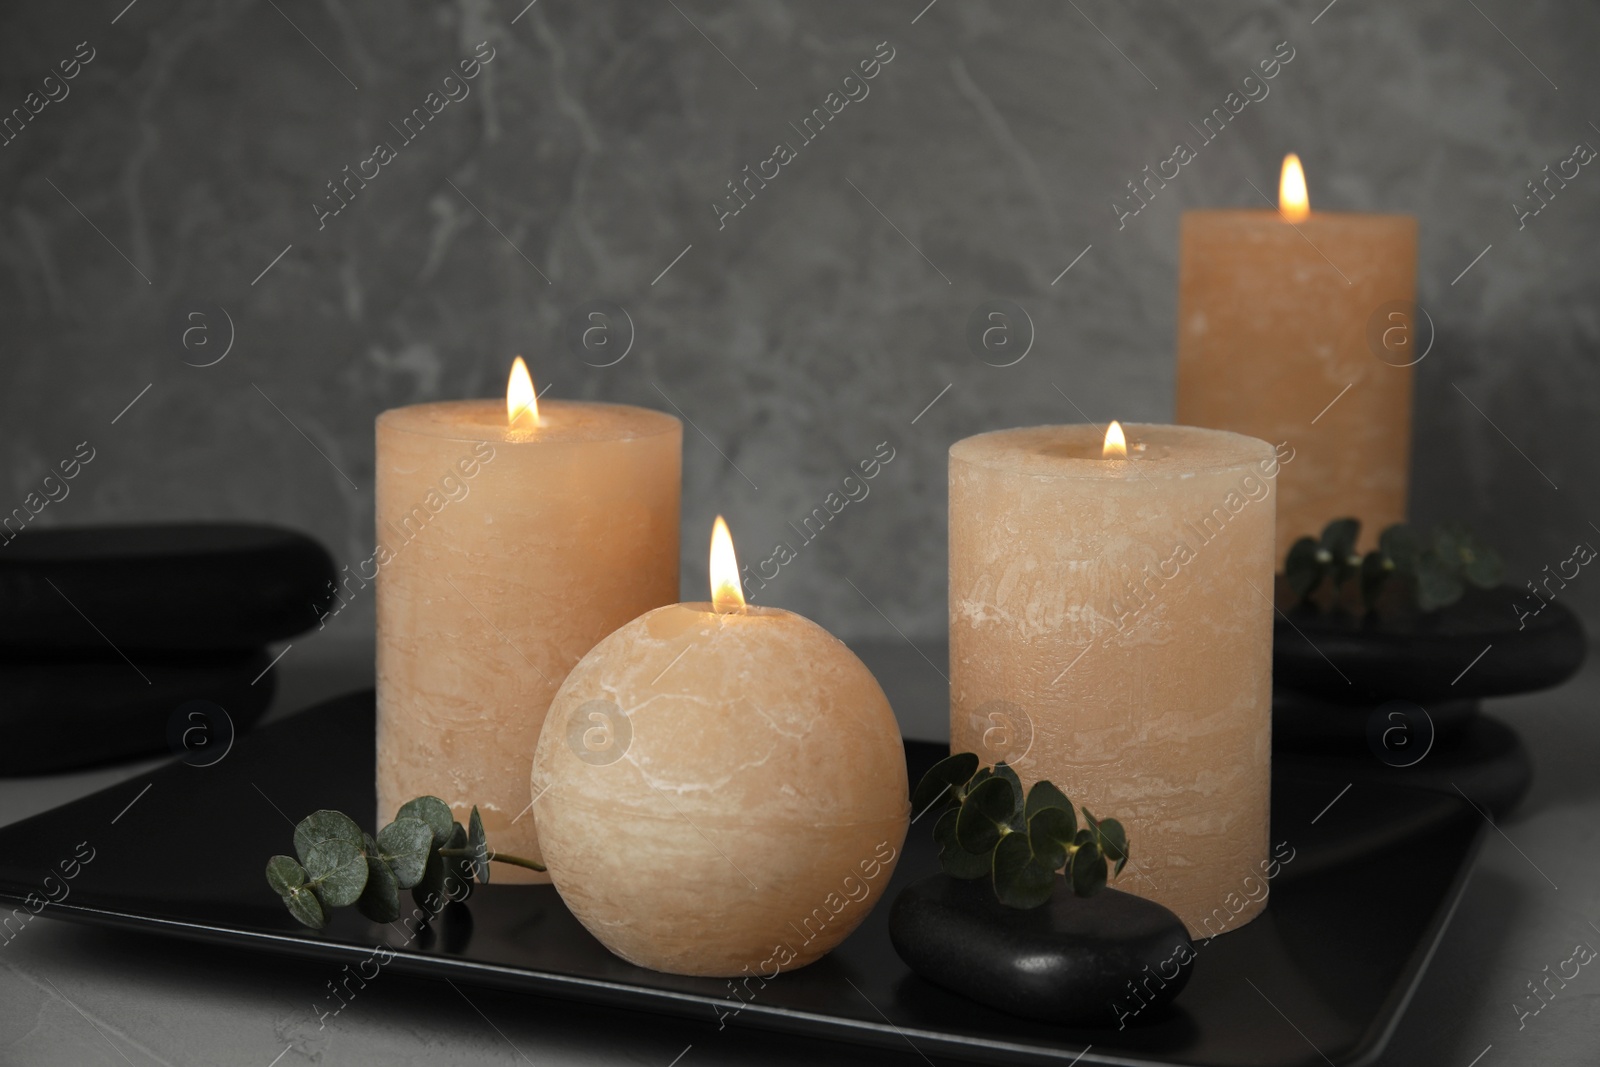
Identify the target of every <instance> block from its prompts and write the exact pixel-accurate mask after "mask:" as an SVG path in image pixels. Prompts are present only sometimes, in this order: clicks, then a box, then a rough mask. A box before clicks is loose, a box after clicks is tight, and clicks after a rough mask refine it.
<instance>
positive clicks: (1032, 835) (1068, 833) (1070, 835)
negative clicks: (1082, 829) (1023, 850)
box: [1012, 783, 1078, 871]
mask: <svg viewBox="0 0 1600 1067" xmlns="http://www.w3.org/2000/svg"><path fill="white" fill-rule="evenodd" d="M1041 784H1042V783H1041ZM1033 788H1034V789H1035V790H1036V791H1037V790H1038V788H1039V787H1038V786H1034V787H1033ZM1029 799H1030V800H1031V799H1032V797H1029ZM1012 836H1016V837H1020V836H1021V835H1020V834H1015V835H1012ZM1077 836H1078V817H1077V815H1076V814H1074V813H1073V810H1072V808H1070V807H1067V808H1053V807H1052V808H1041V809H1039V810H1038V811H1037V812H1035V813H1034V815H1033V817H1032V818H1030V819H1029V820H1028V844H1029V846H1030V847H1031V848H1032V851H1033V855H1034V857H1035V858H1036V859H1037V860H1038V862H1039V866H1041V867H1045V868H1048V869H1049V870H1052V871H1059V870H1060V869H1061V868H1062V867H1063V866H1065V864H1066V862H1067V849H1068V847H1069V846H1070V845H1071V844H1072V843H1073V841H1074V840H1075V839H1076V838H1077Z"/></svg>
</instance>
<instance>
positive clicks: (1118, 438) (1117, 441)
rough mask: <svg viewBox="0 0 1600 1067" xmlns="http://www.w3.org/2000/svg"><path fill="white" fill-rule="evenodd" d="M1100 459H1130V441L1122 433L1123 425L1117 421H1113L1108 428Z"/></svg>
mask: <svg viewBox="0 0 1600 1067" xmlns="http://www.w3.org/2000/svg"><path fill="white" fill-rule="evenodd" d="M1100 458H1102V459H1127V458H1128V439H1127V437H1125V436H1124V435H1123V433H1122V423H1120V422H1118V421H1117V420H1116V419H1112V420H1111V425H1110V426H1107V427H1106V442H1105V444H1103V445H1101V446H1100Z"/></svg>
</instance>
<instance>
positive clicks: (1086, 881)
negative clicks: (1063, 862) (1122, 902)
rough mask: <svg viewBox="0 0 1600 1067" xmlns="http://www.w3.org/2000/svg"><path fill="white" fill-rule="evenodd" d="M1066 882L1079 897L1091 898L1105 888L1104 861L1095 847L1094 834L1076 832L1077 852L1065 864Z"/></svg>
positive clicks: (1083, 831) (1086, 831)
mask: <svg viewBox="0 0 1600 1067" xmlns="http://www.w3.org/2000/svg"><path fill="white" fill-rule="evenodd" d="M1067 880H1068V881H1070V882H1071V883H1072V891H1073V893H1075V894H1077V895H1078V896H1080V897H1092V896H1094V895H1095V894H1096V893H1098V892H1099V891H1100V890H1101V889H1103V888H1104V887H1105V884H1106V859H1105V857H1104V856H1102V855H1100V850H1099V848H1098V847H1096V844H1095V837H1094V834H1093V833H1092V832H1091V831H1089V830H1079V831H1078V850H1077V851H1076V852H1074V853H1073V854H1072V859H1071V860H1070V861H1069V862H1068V864H1067Z"/></svg>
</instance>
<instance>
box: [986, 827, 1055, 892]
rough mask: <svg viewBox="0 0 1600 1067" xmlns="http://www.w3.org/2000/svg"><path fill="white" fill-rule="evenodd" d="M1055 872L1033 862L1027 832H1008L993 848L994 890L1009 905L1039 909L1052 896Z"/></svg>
mask: <svg viewBox="0 0 1600 1067" xmlns="http://www.w3.org/2000/svg"><path fill="white" fill-rule="evenodd" d="M1055 880H1056V877H1055V872H1054V871H1051V870H1046V869H1045V868H1044V867H1042V866H1040V865H1039V864H1038V863H1036V862H1035V861H1034V856H1033V850H1032V849H1031V848H1029V847H1028V835H1027V834H1008V835H1007V836H1005V837H1003V838H1001V839H1000V843H999V844H998V845H996V846H995V849H994V892H995V896H997V897H998V898H999V899H1000V903H1002V904H1004V905H1005V906H1006V907H1008V908H1037V907H1038V906H1039V905H1040V904H1043V903H1044V902H1045V901H1047V900H1049V899H1050V891H1051V890H1052V889H1054V888H1055Z"/></svg>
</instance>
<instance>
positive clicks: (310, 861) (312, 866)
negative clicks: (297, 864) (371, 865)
mask: <svg viewBox="0 0 1600 1067" xmlns="http://www.w3.org/2000/svg"><path fill="white" fill-rule="evenodd" d="M305 867H306V874H308V875H309V876H310V881H309V882H308V883H307V884H308V885H310V886H311V888H313V889H315V890H316V893H317V899H319V900H321V901H322V903H323V905H324V906H325V907H329V908H343V907H348V906H349V905H351V904H354V903H355V902H356V901H357V900H358V899H360V897H361V890H362V889H364V888H366V884H367V857H366V856H365V855H363V854H362V851H361V846H360V839H359V838H358V839H357V844H354V845H352V844H350V843H349V842H347V841H340V840H332V839H329V840H325V841H320V842H318V843H316V844H314V845H312V846H311V847H310V850H309V851H308V852H307V853H306V857H305Z"/></svg>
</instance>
